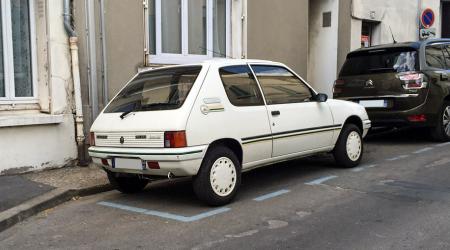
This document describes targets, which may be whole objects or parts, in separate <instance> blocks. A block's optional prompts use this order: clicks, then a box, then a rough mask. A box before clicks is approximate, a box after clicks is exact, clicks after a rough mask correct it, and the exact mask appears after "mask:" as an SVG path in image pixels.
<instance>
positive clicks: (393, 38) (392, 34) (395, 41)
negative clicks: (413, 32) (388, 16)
mask: <svg viewBox="0 0 450 250" xmlns="http://www.w3.org/2000/svg"><path fill="white" fill-rule="evenodd" d="M389 30H390V31H391V36H392V40H393V41H394V44H396V43H397V40H395V37H394V33H393V32H392V28H391V25H389Z"/></svg>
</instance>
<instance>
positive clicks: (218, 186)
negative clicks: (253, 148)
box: [210, 157, 236, 197]
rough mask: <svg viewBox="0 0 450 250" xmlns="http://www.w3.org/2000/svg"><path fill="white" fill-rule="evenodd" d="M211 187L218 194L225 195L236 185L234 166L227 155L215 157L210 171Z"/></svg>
mask: <svg viewBox="0 0 450 250" xmlns="http://www.w3.org/2000/svg"><path fill="white" fill-rule="evenodd" d="M210 182H211V187H212V189H213V190H214V192H215V193H216V194H217V195H219V196H222V197H224V196H227V195H229V194H231V192H233V190H234V187H235V186H236V167H235V166H234V163H233V161H232V160H230V159H229V158H227V157H221V158H219V159H217V160H216V161H215V162H214V164H213V166H212V168H211V173H210Z"/></svg>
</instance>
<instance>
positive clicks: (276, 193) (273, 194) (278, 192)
mask: <svg viewBox="0 0 450 250" xmlns="http://www.w3.org/2000/svg"><path fill="white" fill-rule="evenodd" d="M289 192H291V191H290V190H287V189H283V190H280V191H276V192H273V193H270V194H265V195H261V196H259V197H256V198H255V199H253V200H254V201H265V200H268V199H271V198H274V197H277V196H280V195H283V194H287V193H289Z"/></svg>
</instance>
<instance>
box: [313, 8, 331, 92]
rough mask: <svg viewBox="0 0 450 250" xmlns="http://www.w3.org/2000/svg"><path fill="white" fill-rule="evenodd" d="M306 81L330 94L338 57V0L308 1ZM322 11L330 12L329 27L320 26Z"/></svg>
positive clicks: (320, 90) (321, 23)
mask: <svg viewBox="0 0 450 250" xmlns="http://www.w3.org/2000/svg"><path fill="white" fill-rule="evenodd" d="M309 9H310V13H309V21H310V23H309V27H310V29H309V44H311V46H310V49H309V60H308V76H309V77H308V81H309V82H310V83H311V84H312V86H314V87H315V89H316V90H317V91H319V92H322V93H326V94H328V95H329V96H332V86H333V82H334V81H335V80H336V75H337V59H338V28H339V26H338V23H339V22H338V19H339V11H338V9H339V1H338V0H314V1H310V8H309ZM324 12H331V27H322V26H323V22H322V17H323V13H324Z"/></svg>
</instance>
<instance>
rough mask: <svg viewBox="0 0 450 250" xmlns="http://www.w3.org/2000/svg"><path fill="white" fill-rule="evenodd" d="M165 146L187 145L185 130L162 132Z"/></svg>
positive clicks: (181, 146) (180, 146)
mask: <svg viewBox="0 0 450 250" xmlns="http://www.w3.org/2000/svg"><path fill="white" fill-rule="evenodd" d="M164 147H165V148H184V147H187V141H186V132H185V131H173V132H165V133H164Z"/></svg>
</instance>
